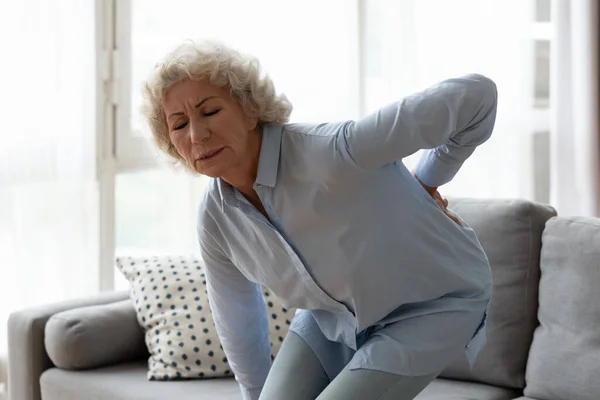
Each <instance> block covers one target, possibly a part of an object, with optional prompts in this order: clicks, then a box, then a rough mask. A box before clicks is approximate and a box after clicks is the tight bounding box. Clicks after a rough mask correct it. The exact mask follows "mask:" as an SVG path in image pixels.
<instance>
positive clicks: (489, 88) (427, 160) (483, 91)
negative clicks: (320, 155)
mask: <svg viewBox="0 0 600 400" xmlns="http://www.w3.org/2000/svg"><path fill="white" fill-rule="evenodd" d="M496 104H497V91H496V85H495V83H494V82H493V81H492V80H490V79H489V78H487V77H485V76H483V75H478V74H470V75H465V76H462V77H458V78H453V79H448V80H445V81H442V82H440V83H438V84H436V85H434V86H431V87H429V88H427V89H425V90H424V91H422V92H419V93H415V94H413V95H410V96H407V97H406V98H404V99H403V100H401V101H399V102H395V103H392V104H390V105H388V106H386V107H384V108H382V109H380V110H378V111H376V112H374V113H373V114H371V115H369V116H367V117H365V118H363V119H361V120H359V121H356V122H353V123H351V124H349V125H347V126H346V128H345V129H344V130H342V131H340V132H339V133H338V136H337V143H338V149H339V151H340V152H341V153H342V158H344V159H346V160H349V161H351V162H352V163H354V164H357V165H358V166H359V167H361V168H365V169H372V168H378V167H381V166H384V165H387V164H390V163H392V162H395V161H397V160H399V159H402V158H404V157H407V156H409V155H411V154H413V153H415V152H416V151H418V150H421V149H427V151H426V152H425V153H424V155H423V157H422V158H421V160H420V162H419V165H418V167H417V169H416V171H415V172H416V174H417V176H418V177H419V179H421V181H423V182H424V183H425V184H426V185H429V186H440V185H442V184H444V183H447V182H449V181H450V180H451V179H452V178H453V177H454V175H455V174H456V172H458V170H459V169H460V167H461V166H462V164H463V163H464V161H465V160H466V159H467V158H468V157H469V156H470V155H471V154H472V153H473V151H474V150H475V148H476V147H477V146H478V145H480V144H481V143H483V142H485V141H486V140H487V139H488V138H489V137H490V135H491V134H492V130H493V128H494V123H495V118H496Z"/></svg>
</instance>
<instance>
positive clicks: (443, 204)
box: [413, 172, 462, 226]
mask: <svg viewBox="0 0 600 400" xmlns="http://www.w3.org/2000/svg"><path fill="white" fill-rule="evenodd" d="M413 176H414V177H415V179H416V180H417V181H418V182H419V183H420V184H421V186H423V188H424V189H425V190H426V191H427V193H429V195H430V196H431V197H432V198H433V199H434V200H435V202H436V203H437V204H438V206H440V208H441V209H442V211H443V212H444V214H446V216H447V217H448V218H450V219H451V220H452V221H454V222H455V223H456V224H458V225H460V226H462V224H461V222H460V221H459V220H458V218H456V217H455V216H453V215H450V214H449V213H448V211H447V208H448V200H447V199H445V198H443V197H442V195H441V194H440V192H438V188H437V187H432V186H427V185H426V184H424V183H423V182H421V180H420V179H419V178H418V177H417V176H416V175H415V173H414V172H413Z"/></svg>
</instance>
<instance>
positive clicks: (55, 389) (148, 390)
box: [40, 342, 242, 400]
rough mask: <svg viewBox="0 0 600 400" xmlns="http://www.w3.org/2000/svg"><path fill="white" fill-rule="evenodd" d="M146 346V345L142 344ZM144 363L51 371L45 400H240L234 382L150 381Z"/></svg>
mask: <svg viewBox="0 0 600 400" xmlns="http://www.w3.org/2000/svg"><path fill="white" fill-rule="evenodd" d="M142 343H143V342H142ZM147 372H148V365H147V363H146V362H145V361H138V362H132V363H124V364H119V365H115V366H110V367H104V368H99V369H94V370H87V371H66V370H62V369H59V368H52V369H49V370H47V371H46V372H44V374H43V375H42V377H41V379H40V385H41V390H42V397H43V399H44V400H132V399H135V400H166V399H176V400H216V399H219V400H241V398H242V395H241V392H240V389H239V386H238V384H237V382H236V381H235V379H233V378H218V379H200V380H185V381H183V380H182V381H166V382H165V381H149V380H148V379H147V377H146V373H147Z"/></svg>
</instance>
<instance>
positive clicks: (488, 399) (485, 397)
mask: <svg viewBox="0 0 600 400" xmlns="http://www.w3.org/2000/svg"><path fill="white" fill-rule="evenodd" d="M519 395H520V392H518V391H515V390H512V389H505V388H500V387H496V386H489V385H484V384H481V383H473V382H465V381H453V380H449V379H436V380H434V381H433V382H431V384H430V385H429V386H427V387H426V388H425V390H423V391H422V392H421V393H420V394H419V395H418V396H417V397H416V398H415V400H475V399H477V400H512V399H514V398H515V397H517V396H519Z"/></svg>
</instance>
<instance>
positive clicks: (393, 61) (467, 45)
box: [366, 0, 534, 199]
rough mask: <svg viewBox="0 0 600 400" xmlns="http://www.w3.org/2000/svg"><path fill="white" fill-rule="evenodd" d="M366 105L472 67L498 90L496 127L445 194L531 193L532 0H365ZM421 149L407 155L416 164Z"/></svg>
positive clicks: (526, 195)
mask: <svg viewBox="0 0 600 400" xmlns="http://www.w3.org/2000/svg"><path fill="white" fill-rule="evenodd" d="M366 4H367V10H368V18H367V41H366V44H367V46H368V47H367V53H366V58H367V60H366V71H367V81H366V83H367V85H366V86H367V91H366V92H367V93H366V98H367V100H366V108H367V110H368V111H370V110H373V109H375V108H377V107H381V106H382V105H384V104H386V103H387V102H390V101H394V100H398V99H399V98H400V96H403V95H407V94H409V93H411V92H413V91H416V90H422V89H424V88H425V87H426V86H428V85H431V84H433V83H435V82H437V81H439V80H442V79H446V78H450V77H454V76H458V75H461V74H465V73H469V72H478V73H481V74H484V75H487V76H489V77H490V78H492V79H493V80H494V81H495V82H496V84H497V86H498V91H499V100H498V104H499V105H498V116H497V120H496V129H495V134H494V135H493V136H492V138H491V139H490V140H489V141H488V142H487V143H485V144H484V145H482V146H481V147H479V148H478V149H477V150H476V152H475V153H474V154H473V156H472V157H471V158H470V159H469V160H468V161H467V162H466V163H465V164H464V166H463V168H462V169H461V171H460V172H459V173H458V175H457V176H456V178H455V179H454V180H453V181H452V182H450V183H449V184H448V185H446V186H444V187H443V188H441V189H440V192H441V193H442V195H444V196H455V197H459V196H460V197H480V198H528V199H532V198H533V179H534V177H533V167H532V134H533V133H534V126H533V122H534V120H533V116H534V92H533V88H534V84H533V82H534V68H533V65H534V41H533V40H532V37H531V31H532V25H533V22H534V15H533V10H534V7H533V3H532V1H524V0H502V1H498V0H452V1H448V0H402V1H397V0H366ZM418 156H419V154H417V155H415V156H412V157H410V158H409V159H407V160H405V163H406V164H407V166H409V167H412V166H414V165H415V163H416V161H417V159H418Z"/></svg>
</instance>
